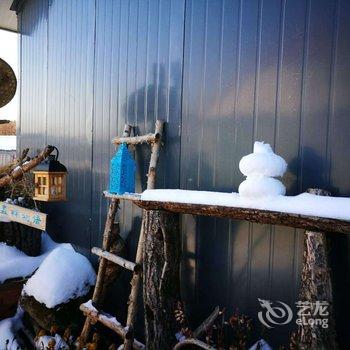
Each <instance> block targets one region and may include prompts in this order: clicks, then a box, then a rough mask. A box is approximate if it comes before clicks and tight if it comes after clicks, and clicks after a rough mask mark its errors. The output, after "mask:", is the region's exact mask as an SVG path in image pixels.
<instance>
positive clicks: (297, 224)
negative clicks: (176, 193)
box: [104, 191, 350, 233]
mask: <svg viewBox="0 0 350 350" xmlns="http://www.w3.org/2000/svg"><path fill="white" fill-rule="evenodd" d="M104 195H105V196H106V197H109V198H120V199H124V200H130V201H132V202H134V204H136V205H137V206H138V207H140V208H142V209H146V210H167V211H170V212H173V213H181V214H192V215H203V216H213V217H221V218H229V219H235V220H246V221H250V222H255V223H260V224H271V225H281V226H288V227H294V228H301V229H304V230H309V231H321V232H332V233H350V221H348V220H340V219H331V218H322V217H318V216H307V215H300V214H290V213H283V212H277V211H270V210H262V209H250V208H239V207H228V206H220V205H209V204H191V203H177V202H162V201H147V200H142V199H141V198H142V197H141V196H142V195H141V194H139V193H133V194H127V195H113V194H111V193H109V192H107V191H105V192H104Z"/></svg>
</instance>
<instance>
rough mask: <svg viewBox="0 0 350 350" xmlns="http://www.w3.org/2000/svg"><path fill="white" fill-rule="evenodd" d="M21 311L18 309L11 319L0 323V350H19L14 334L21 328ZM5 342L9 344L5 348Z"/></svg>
mask: <svg viewBox="0 0 350 350" xmlns="http://www.w3.org/2000/svg"><path fill="white" fill-rule="evenodd" d="M22 315H23V311H22V310H21V309H20V308H19V309H18V310H17V313H16V315H15V316H14V317H12V318H6V319H4V320H2V321H0V349H1V350H2V349H6V350H17V349H20V346H19V344H18V343H17V340H16V332H17V331H18V330H19V329H20V328H21V327H22V321H21V318H22ZM7 341H8V342H9V343H8V345H7V346H6V343H7Z"/></svg>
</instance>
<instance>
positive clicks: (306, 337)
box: [296, 189, 338, 350]
mask: <svg viewBox="0 0 350 350" xmlns="http://www.w3.org/2000/svg"><path fill="white" fill-rule="evenodd" d="M307 192H308V193H312V194H316V195H320V196H329V195H330V193H329V192H327V191H324V190H320V189H309V190H308V191H307ZM332 294H333V293H332V283H331V270H330V267H329V261H328V247H327V239H326V234H325V233H324V232H313V231H305V236H304V261H303V269H302V274H301V287H300V295H299V301H300V302H306V303H307V304H306V305H310V306H311V315H306V316H302V317H301V319H302V321H303V324H302V325H299V326H298V330H297V334H296V341H297V343H298V345H299V346H300V348H301V349H310V350H320V349H324V350H333V349H337V348H338V346H337V342H336V333H335V322H334V317H333V295H332ZM316 302H326V303H327V305H328V307H327V309H326V312H328V316H323V317H325V318H327V319H328V327H327V328H323V327H322V326H321V325H310V324H311V323H309V321H311V322H312V321H313V319H317V318H320V317H322V316H321V315H319V314H316V315H313V311H314V310H315V303H316ZM307 311H310V310H306V312H305V313H306V314H307V313H308V312H307Z"/></svg>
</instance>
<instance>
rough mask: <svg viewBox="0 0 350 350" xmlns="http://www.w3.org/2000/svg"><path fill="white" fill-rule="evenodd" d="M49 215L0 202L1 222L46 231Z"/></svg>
mask: <svg viewBox="0 0 350 350" xmlns="http://www.w3.org/2000/svg"><path fill="white" fill-rule="evenodd" d="M46 218H47V214H44V213H41V212H40V211H35V210H31V209H27V208H23V207H20V206H18V205H14V204H9V203H6V202H1V201H0V220H1V219H3V221H5V220H8V221H15V222H19V223H20V224H23V225H27V226H30V227H33V228H37V229H38V230H41V231H45V230H46Z"/></svg>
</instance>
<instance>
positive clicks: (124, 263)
mask: <svg viewBox="0 0 350 350" xmlns="http://www.w3.org/2000/svg"><path fill="white" fill-rule="evenodd" d="M91 252H92V253H93V254H95V255H98V256H99V257H101V258H104V259H107V260H109V261H111V262H113V263H115V264H117V265H119V266H121V267H124V268H125V269H128V270H130V271H133V272H135V273H139V272H140V271H141V270H142V268H141V265H138V264H135V263H133V262H132V261H129V260H126V259H124V258H122V257H120V256H118V255H115V254H112V253H110V252H107V251H106V250H102V249H101V248H97V247H93V248H92V249H91Z"/></svg>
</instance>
